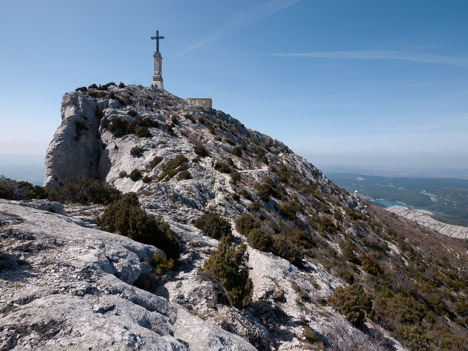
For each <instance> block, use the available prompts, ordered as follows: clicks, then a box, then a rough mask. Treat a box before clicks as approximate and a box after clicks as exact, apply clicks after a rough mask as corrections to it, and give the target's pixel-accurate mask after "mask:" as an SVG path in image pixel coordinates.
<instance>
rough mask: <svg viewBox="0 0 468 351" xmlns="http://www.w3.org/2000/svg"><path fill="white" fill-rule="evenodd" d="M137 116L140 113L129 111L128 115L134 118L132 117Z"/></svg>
mask: <svg viewBox="0 0 468 351" xmlns="http://www.w3.org/2000/svg"><path fill="white" fill-rule="evenodd" d="M137 114H138V112H136V111H135V110H129V111H128V112H127V115H129V116H132V117H135V116H136V115H137Z"/></svg>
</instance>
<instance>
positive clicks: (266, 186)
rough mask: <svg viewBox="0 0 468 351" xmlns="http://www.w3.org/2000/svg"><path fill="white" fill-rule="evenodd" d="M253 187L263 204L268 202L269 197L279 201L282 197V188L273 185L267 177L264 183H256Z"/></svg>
mask: <svg viewBox="0 0 468 351" xmlns="http://www.w3.org/2000/svg"><path fill="white" fill-rule="evenodd" d="M254 187H255V190H257V195H258V197H259V198H260V200H263V201H265V202H266V201H268V199H269V198H270V196H274V197H276V198H278V199H281V198H282V197H283V191H284V189H283V187H282V186H281V185H279V184H275V182H274V181H273V180H272V179H271V178H269V177H267V178H266V179H265V183H263V184H260V183H257V184H255V186H254Z"/></svg>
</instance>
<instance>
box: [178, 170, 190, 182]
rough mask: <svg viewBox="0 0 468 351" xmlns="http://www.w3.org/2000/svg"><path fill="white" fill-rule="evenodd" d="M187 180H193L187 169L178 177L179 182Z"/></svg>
mask: <svg viewBox="0 0 468 351" xmlns="http://www.w3.org/2000/svg"><path fill="white" fill-rule="evenodd" d="M185 179H192V175H191V174H190V172H189V171H187V170H186V169H184V170H183V171H181V172H179V175H178V176H177V180H185Z"/></svg>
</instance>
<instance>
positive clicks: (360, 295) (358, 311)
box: [328, 284, 372, 326]
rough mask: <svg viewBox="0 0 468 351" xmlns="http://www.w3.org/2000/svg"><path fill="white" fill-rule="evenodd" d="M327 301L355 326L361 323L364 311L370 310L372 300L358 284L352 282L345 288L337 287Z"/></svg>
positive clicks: (368, 311)
mask: <svg viewBox="0 0 468 351" xmlns="http://www.w3.org/2000/svg"><path fill="white" fill-rule="evenodd" d="M328 302H330V303H331V305H332V306H334V307H335V308H336V309H337V311H338V312H340V313H341V314H342V315H343V316H345V317H346V319H347V320H348V321H350V322H351V323H352V324H354V325H356V326H360V325H362V324H363V323H364V321H365V319H366V313H370V312H371V310H372V300H371V298H370V296H369V295H368V294H367V293H366V292H365V291H364V288H363V287H362V286H361V285H359V284H352V285H349V286H348V287H346V288H343V287H341V286H339V287H337V288H336V289H335V291H334V292H333V294H332V295H330V296H329V298H328Z"/></svg>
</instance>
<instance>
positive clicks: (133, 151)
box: [130, 146, 146, 157]
mask: <svg viewBox="0 0 468 351" xmlns="http://www.w3.org/2000/svg"><path fill="white" fill-rule="evenodd" d="M145 151H146V149H144V148H142V147H141V146H134V147H132V149H131V150H130V155H132V156H133V157H140V156H142V155H143V152H145Z"/></svg>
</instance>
